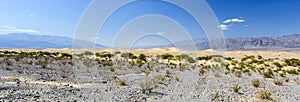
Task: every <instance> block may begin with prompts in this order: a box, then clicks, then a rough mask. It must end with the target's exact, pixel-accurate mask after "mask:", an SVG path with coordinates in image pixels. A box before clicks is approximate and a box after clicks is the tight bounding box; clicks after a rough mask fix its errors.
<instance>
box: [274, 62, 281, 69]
mask: <svg viewBox="0 0 300 102" xmlns="http://www.w3.org/2000/svg"><path fill="white" fill-rule="evenodd" d="M273 64H274V65H275V66H276V67H278V68H282V67H283V66H282V65H281V64H280V63H279V62H273Z"/></svg>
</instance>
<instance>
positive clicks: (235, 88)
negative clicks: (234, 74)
mask: <svg viewBox="0 0 300 102" xmlns="http://www.w3.org/2000/svg"><path fill="white" fill-rule="evenodd" d="M240 89H241V87H240V86H239V85H237V84H236V85H234V86H233V88H232V90H233V92H235V93H237V92H239V90H240Z"/></svg>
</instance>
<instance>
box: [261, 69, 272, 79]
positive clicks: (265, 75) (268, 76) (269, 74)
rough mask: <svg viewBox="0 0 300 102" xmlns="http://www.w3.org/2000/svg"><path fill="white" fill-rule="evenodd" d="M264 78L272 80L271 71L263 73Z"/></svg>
mask: <svg viewBox="0 0 300 102" xmlns="http://www.w3.org/2000/svg"><path fill="white" fill-rule="evenodd" d="M263 75H264V78H273V77H274V73H273V71H272V70H268V71H267V72H264V73H263Z"/></svg>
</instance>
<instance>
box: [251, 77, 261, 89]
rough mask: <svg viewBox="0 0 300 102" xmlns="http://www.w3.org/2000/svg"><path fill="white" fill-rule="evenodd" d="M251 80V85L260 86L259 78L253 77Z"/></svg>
mask: <svg viewBox="0 0 300 102" xmlns="http://www.w3.org/2000/svg"><path fill="white" fill-rule="evenodd" d="M251 82H252V85H253V86H254V87H260V83H261V82H260V80H259V79H254V80H252V81H251Z"/></svg>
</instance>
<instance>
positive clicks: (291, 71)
mask: <svg viewBox="0 0 300 102" xmlns="http://www.w3.org/2000/svg"><path fill="white" fill-rule="evenodd" d="M287 73H289V74H295V75H299V72H298V70H296V69H291V70H287Z"/></svg>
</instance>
